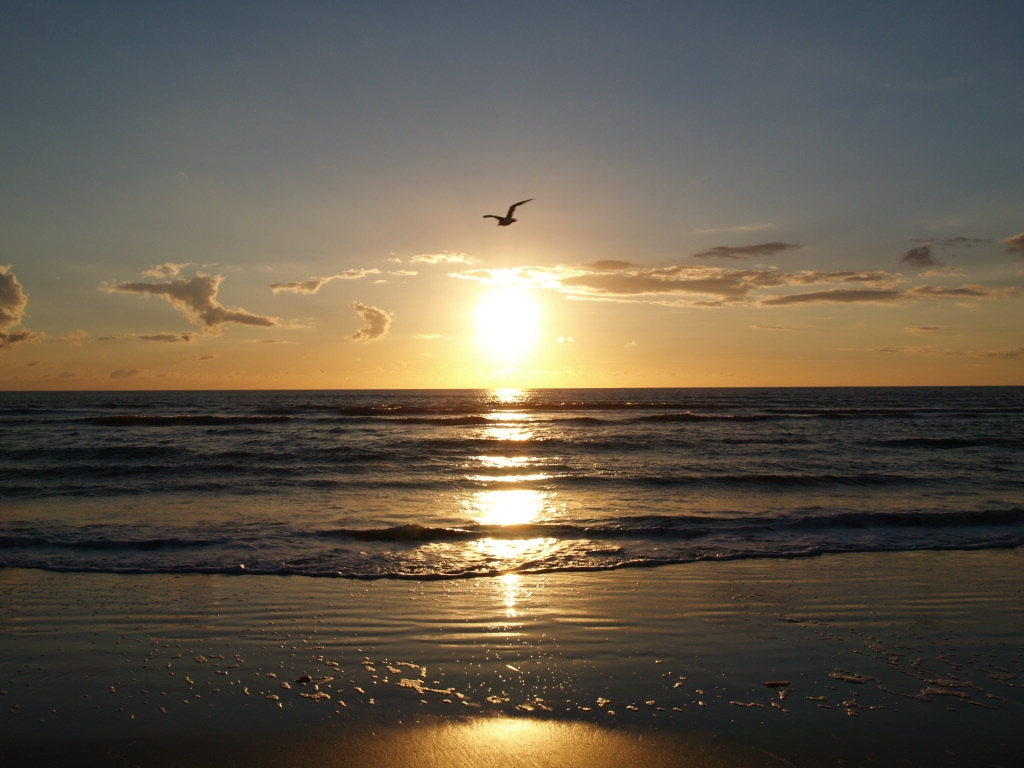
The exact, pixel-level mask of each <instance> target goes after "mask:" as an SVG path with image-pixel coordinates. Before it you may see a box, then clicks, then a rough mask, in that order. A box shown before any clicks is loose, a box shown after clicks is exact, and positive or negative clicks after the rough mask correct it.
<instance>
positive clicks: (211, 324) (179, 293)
mask: <svg viewBox="0 0 1024 768" xmlns="http://www.w3.org/2000/svg"><path fill="white" fill-rule="evenodd" d="M223 280H224V278H223V276H221V275H206V274H203V273H202V272H200V273H199V274H197V275H196V276H195V277H193V278H191V279H186V278H183V277H182V278H178V279H177V280H172V281H170V282H166V283H116V284H114V285H107V284H104V285H103V286H101V290H104V291H106V292H107V293H140V294H142V295H143V296H156V297H158V298H161V299H163V300H164V301H166V302H168V303H169V304H170V305H171V306H173V307H175V308H177V309H180V310H181V311H182V312H184V313H185V317H186V318H188V320H189V322H191V323H193V324H195V325H198V326H199V327H200V328H202V329H203V330H204V331H205V332H206V333H209V334H211V335H217V334H219V333H220V331H221V328H222V327H223V326H225V325H250V326H258V327H262V328H270V327H274V326H277V325H280V321H279V320H278V319H277V318H275V317H266V316H264V315H256V314H253V313H252V312H247V311H246V310H244V309H242V308H240V307H238V308H235V309H231V308H229V307H225V306H224V305H223V304H221V303H220V302H219V301H217V292H218V291H219V290H220V284H221V282H222V281H223Z"/></svg>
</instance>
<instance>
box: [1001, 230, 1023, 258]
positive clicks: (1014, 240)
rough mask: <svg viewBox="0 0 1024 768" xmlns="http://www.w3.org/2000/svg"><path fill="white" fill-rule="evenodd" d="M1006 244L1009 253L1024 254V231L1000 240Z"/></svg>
mask: <svg viewBox="0 0 1024 768" xmlns="http://www.w3.org/2000/svg"><path fill="white" fill-rule="evenodd" d="M1000 242H1002V244H1003V245H1005V246H1006V251H1007V252H1008V253H1016V254H1017V255H1018V256H1024V232H1021V233H1020V234H1019V235H1014V236H1013V237H1008V238H1006V239H1005V240H1002V241H1000Z"/></svg>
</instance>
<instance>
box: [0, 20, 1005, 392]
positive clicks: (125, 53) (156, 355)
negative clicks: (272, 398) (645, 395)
mask: <svg viewBox="0 0 1024 768" xmlns="http://www.w3.org/2000/svg"><path fill="white" fill-rule="evenodd" d="M0 21H2V24H0V64H2V67H3V71H4V72H5V73H6V74H5V76H4V79H3V86H2V87H3V99H2V103H0V111H2V114H0V120H2V123H3V125H4V126H5V128H4V134H5V141H4V142H3V143H2V146H0V168H2V179H0V195H2V198H0V202H2V205H0V266H3V267H4V273H3V275H0V311H2V312H4V314H0V322H2V323H3V325H2V326H0V333H3V334H4V336H2V337H0V339H3V340H4V341H3V349H0V387H2V388H7V389H24V388H29V389H32V388H107V387H115V388H123V387H138V388H164V387H168V388H177V387H203V388H206V387H263V386H268V387H279V386H297V387H301V386H315V387H325V386H344V387H359V386H372V387H380V386H497V385H573V386H604V385H680V386H685V385H725V384H746V385H762V384H799V383H806V384H841V383H849V384H865V383H874V384H903V383H934V384H946V383H950V384H952V383H1018V384H1020V383H1024V351H1022V350H1024V332H1022V331H1021V330H1020V329H1021V327H1024V323H1021V322H1020V320H1021V319H1022V311H1021V308H1022V304H1021V301H1022V297H1021V295H1020V294H1019V291H1020V287H1021V286H1022V285H1024V243H1022V242H1021V241H1019V240H1014V239H1013V238H1014V237H1015V236H1017V235H1019V234H1020V233H1021V232H1024V175H1022V172H1021V171H1022V168H1024V144H1022V142H1021V140H1020V137H1021V136H1024V98H1022V96H1024V93H1022V91H1024V87H1022V84H1021V83H1022V79H1021V77H1020V73H1021V72H1024V53H1022V49H1021V46H1020V37H1021V32H1022V31H1024V6H1022V5H1021V4H1020V3H1017V2H971V3H968V2H904V3H898V4H897V3H875V2H858V3H852V2H850V3H832V4H822V3H805V2H780V3H771V4H768V3H754V2H721V3H715V4H710V3H686V2H675V3H643V2H641V3H601V2H590V3H575V2H564V3H558V2H556V3H531V2H523V3H516V4H500V5H499V4H481V3H452V2H437V3H431V4H427V3H388V2H384V3H355V2H352V3H308V2H298V3H288V4H285V3H266V2H263V3H260V2H256V3H252V2H250V3H213V4H207V3H188V2H183V3H174V4H163V3H147V2H139V3H107V2H91V3H18V2H14V3H7V4H5V6H4V9H3V10H2V11H0ZM526 198H536V199H535V200H534V201H533V202H531V203H530V204H528V205H527V206H524V207H523V208H521V209H520V210H519V212H518V218H519V221H518V222H517V223H516V224H515V225H513V226H511V227H507V228H505V227H502V228H495V227H494V226H493V224H494V222H493V220H485V219H482V218H481V216H482V214H485V213H501V212H504V209H505V208H506V207H507V206H508V204H510V203H512V202H515V201H518V200H522V199H526ZM417 257H419V258H418V260H417ZM429 257H434V258H429ZM442 257H443V258H442ZM160 265H164V266H162V267H161V266H160ZM168 265H170V266H168ZM595 265H597V266H595ZM413 273H415V274H413ZM311 278H333V279H329V280H326V281H324V282H322V283H320V285H319V286H318V287H317V289H316V290H315V292H314V291H312V290H309V289H303V288H301V287H298V284H300V283H303V282H304V281H309V280H310V279H311ZM709 280H714V281H717V282H716V283H715V285H716V286H719V287H721V286H725V285H728V287H722V288H721V289H720V290H719V289H718V288H715V289H714V290H712V289H710V288H709V287H708V286H710V285H711V283H709V282H707V281H709ZM697 281H702V282H699V283H698V282H697ZM293 283H294V284H296V287H294V288H292V289H288V288H281V287H280V286H285V285H289V284H293ZM139 284H147V285H152V286H154V287H153V288H145V287H142V288H139V287H138V285H139ZM506 284H514V285H515V286H516V288H517V290H520V291H524V292H526V293H528V294H529V295H530V296H531V297H532V299H531V300H532V301H533V302H534V305H535V306H536V307H538V308H539V311H540V312H541V315H542V320H541V321H540V331H539V335H538V337H537V340H536V341H535V342H534V344H533V345H532V351H531V352H530V354H526V355H524V356H523V357H521V358H519V359H516V360H502V359H500V355H495V354H490V353H489V352H488V350H486V349H485V348H486V346H487V345H486V341H484V342H483V344H481V343H480V339H478V338H477V336H478V334H476V333H475V331H474V328H473V324H474V321H473V317H474V312H475V311H476V310H475V307H477V305H478V304H479V302H481V301H486V300H487V296H488V293H487V291H488V290H490V289H491V288H493V287H495V286H498V287H502V286H505V285H506ZM272 285H277V286H278V288H277V289H276V290H275V289H272V288H271V286H272ZM132 286H135V287H132ZM854 289H857V291H858V292H854ZM189 291H194V292H197V293H196V294H195V295H193V294H191V293H189ZM175 292H177V293H176V294H175ZM204 292H205V293H204ZM211 292H212V293H211ZM200 294H202V296H200ZM174 295H177V296H178V297H179V298H178V299H177V303H175V301H174V300H172V299H173V298H174ZM182 296H187V298H185V299H182V298H181V297H182ZM793 296H805V298H792V297H793ZM4 297H6V298H4ZM204 297H205V298H204ZM189 302H191V303H189ZM203 302H206V303H203ZM4 307H6V309H4ZM358 307H363V308H364V309H363V310H360V309H359V308H358ZM371 310H373V311H371ZM375 313H376V314H375ZM203 318H205V320H204V319H203ZM211 320H212V322H211ZM514 320H515V318H510V319H509V323H514ZM374 323H376V325H374ZM371 326H372V327H373V328H375V329H376V330H374V331H372V332H368V333H365V334H363V335H362V336H360V335H359V332H360V330H361V329H363V328H364V327H371ZM482 347H484V348H482ZM491 352H493V350H491ZM268 359H273V360H274V361H275V364H274V365H273V366H271V367H270V369H269V370H268V367H267V365H266V362H267V360H268Z"/></svg>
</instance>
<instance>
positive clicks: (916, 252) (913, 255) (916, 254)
mask: <svg viewBox="0 0 1024 768" xmlns="http://www.w3.org/2000/svg"><path fill="white" fill-rule="evenodd" d="M900 261H901V262H902V263H904V264H909V265H910V266H912V267H934V266H936V265H937V264H938V263H939V262H938V261H936V260H935V256H934V255H932V247H931V246H930V245H919V246H917V247H916V248H911V249H910V250H909V251H907V252H906V253H905V254H904V255H903V258H902V259H900Z"/></svg>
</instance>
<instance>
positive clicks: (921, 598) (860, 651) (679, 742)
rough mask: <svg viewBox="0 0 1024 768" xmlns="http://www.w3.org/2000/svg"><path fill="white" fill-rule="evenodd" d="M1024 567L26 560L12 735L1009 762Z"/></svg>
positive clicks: (18, 606)
mask: <svg viewBox="0 0 1024 768" xmlns="http://www.w3.org/2000/svg"><path fill="white" fill-rule="evenodd" d="M1022 566H1024V550H1021V549H1014V550H985V551H976V552H971V551H952V552H950V551H943V552H928V551H926V552H910V553H859V554H846V555H823V556H820V557H815V558H800V559H790V560H766V561H753V560H746V561H731V562H698V563H690V564H686V565H667V566H661V567H658V568H644V569H622V570H617V571H602V572H593V573H580V572H574V573H558V574H544V575H538V574H531V575H519V576H512V577H510V576H504V577H486V578H480V579H471V580H453V581H423V582H409V581H391V580H383V581H372V582H352V581H348V580H325V579H306V578H303V577H288V578H282V577H271V576H267V577H263V576H257V577H249V576H247V577H244V578H239V577H233V576H221V575H195V576H191V575H190V576H169V575H132V576H120V575H116V576H115V575H109V574H74V573H54V572H46V571H24V570H18V569H6V570H3V571H0V594H2V595H3V600H4V605H5V610H4V615H3V617H2V619H0V631H2V632H3V637H4V650H3V655H2V657H0V669H2V675H0V688H2V689H3V694H2V695H0V705H2V706H0V744H2V745H3V747H4V749H5V752H7V753H8V754H14V755H17V756H19V759H20V760H21V761H23V762H24V761H28V762H24V764H37V765H49V764H58V763H59V762H60V758H61V756H65V757H67V756H69V755H75V756H76V758H75V762H76V763H78V764H95V765H108V764H109V765H116V764H120V765H124V764H125V762H124V761H125V760H127V761H129V762H130V764H133V765H139V766H160V765H173V764H180V763H181V762H184V761H185V760H186V758H187V761H188V762H190V763H194V764H197V765H204V764H208V765H213V764H219V765H224V764H225V761H227V764H231V762H232V761H237V762H238V764H242V762H243V761H242V756H243V755H244V756H245V760H244V764H246V765H288V764H296V765H299V764H301V765H314V766H317V765H324V766H326V765H348V764H351V765H380V766H399V765H406V764H408V765H413V764H416V765H428V766H429V765H445V764H455V762H452V761H448V762H446V755H452V754H461V755H463V758H460V759H459V761H458V762H460V763H464V764H476V765H484V766H498V765H518V764H523V765H551V766H558V765H578V764H586V765H591V766H597V765H605V764H607V765H631V764H636V765H641V764H643V765H645V766H658V765H674V764H685V765H698V766H700V765H762V764H763V765H769V764H776V765H777V764H786V763H789V764H792V765H833V764H840V763H839V761H845V762H844V763H842V764H844V765H858V764H871V765H907V764H914V763H918V764H922V765H965V764H971V765H999V764H1001V762H1002V763H1003V764H1009V762H1010V760H1009V758H1010V757H1011V756H1013V755H1016V754H1019V752H1020V750H1021V749H1022V748H1024V737H1022V736H1021V735H1019V734H1018V728H1017V727H1016V726H1015V725H1014V724H1015V723H1017V722H1019V721H1020V717H1021V715H1022V714H1024V616H1022V615H1021V612H1020V610H1019V607H1020V606H1021V605H1022V604H1024V567H1022ZM937 729H938V730H937ZM374 734H377V735H374ZM381 734H384V735H383V736H381ZM502 734H504V735H502ZM296 744H299V745H301V748H300V749H296V746H295V745H296ZM332 745H333V746H332ZM503 745H504V746H503ZM530 745H533V746H532V747H531V746H530ZM125 750H127V751H125ZM531 750H532V751H531ZM587 750H590V751H589V752H588V751H587ZM683 753H685V754H687V755H689V756H690V757H689V758H688V761H687V762H680V760H681V758H680V757H679V756H680V755H681V754H683ZM584 754H586V755H588V757H587V758H586V760H585V761H583V762H580V761H578V760H577V758H580V757H581V756H583V755H584ZM232 756H234V757H232ZM87 759H88V760H94V761H95V762H88V761H87ZM34 760H35V762H33V761H34ZM117 760H121V761H122V762H120V763H118V762H116V761H117ZM204 760H206V762H203V761H204ZM345 760H348V762H345ZM602 760H604V761H605V762H602ZM83 761H86V762H83ZM339 761H340V762H339ZM779 761H781V762H779ZM908 761H909V762H908Z"/></svg>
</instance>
